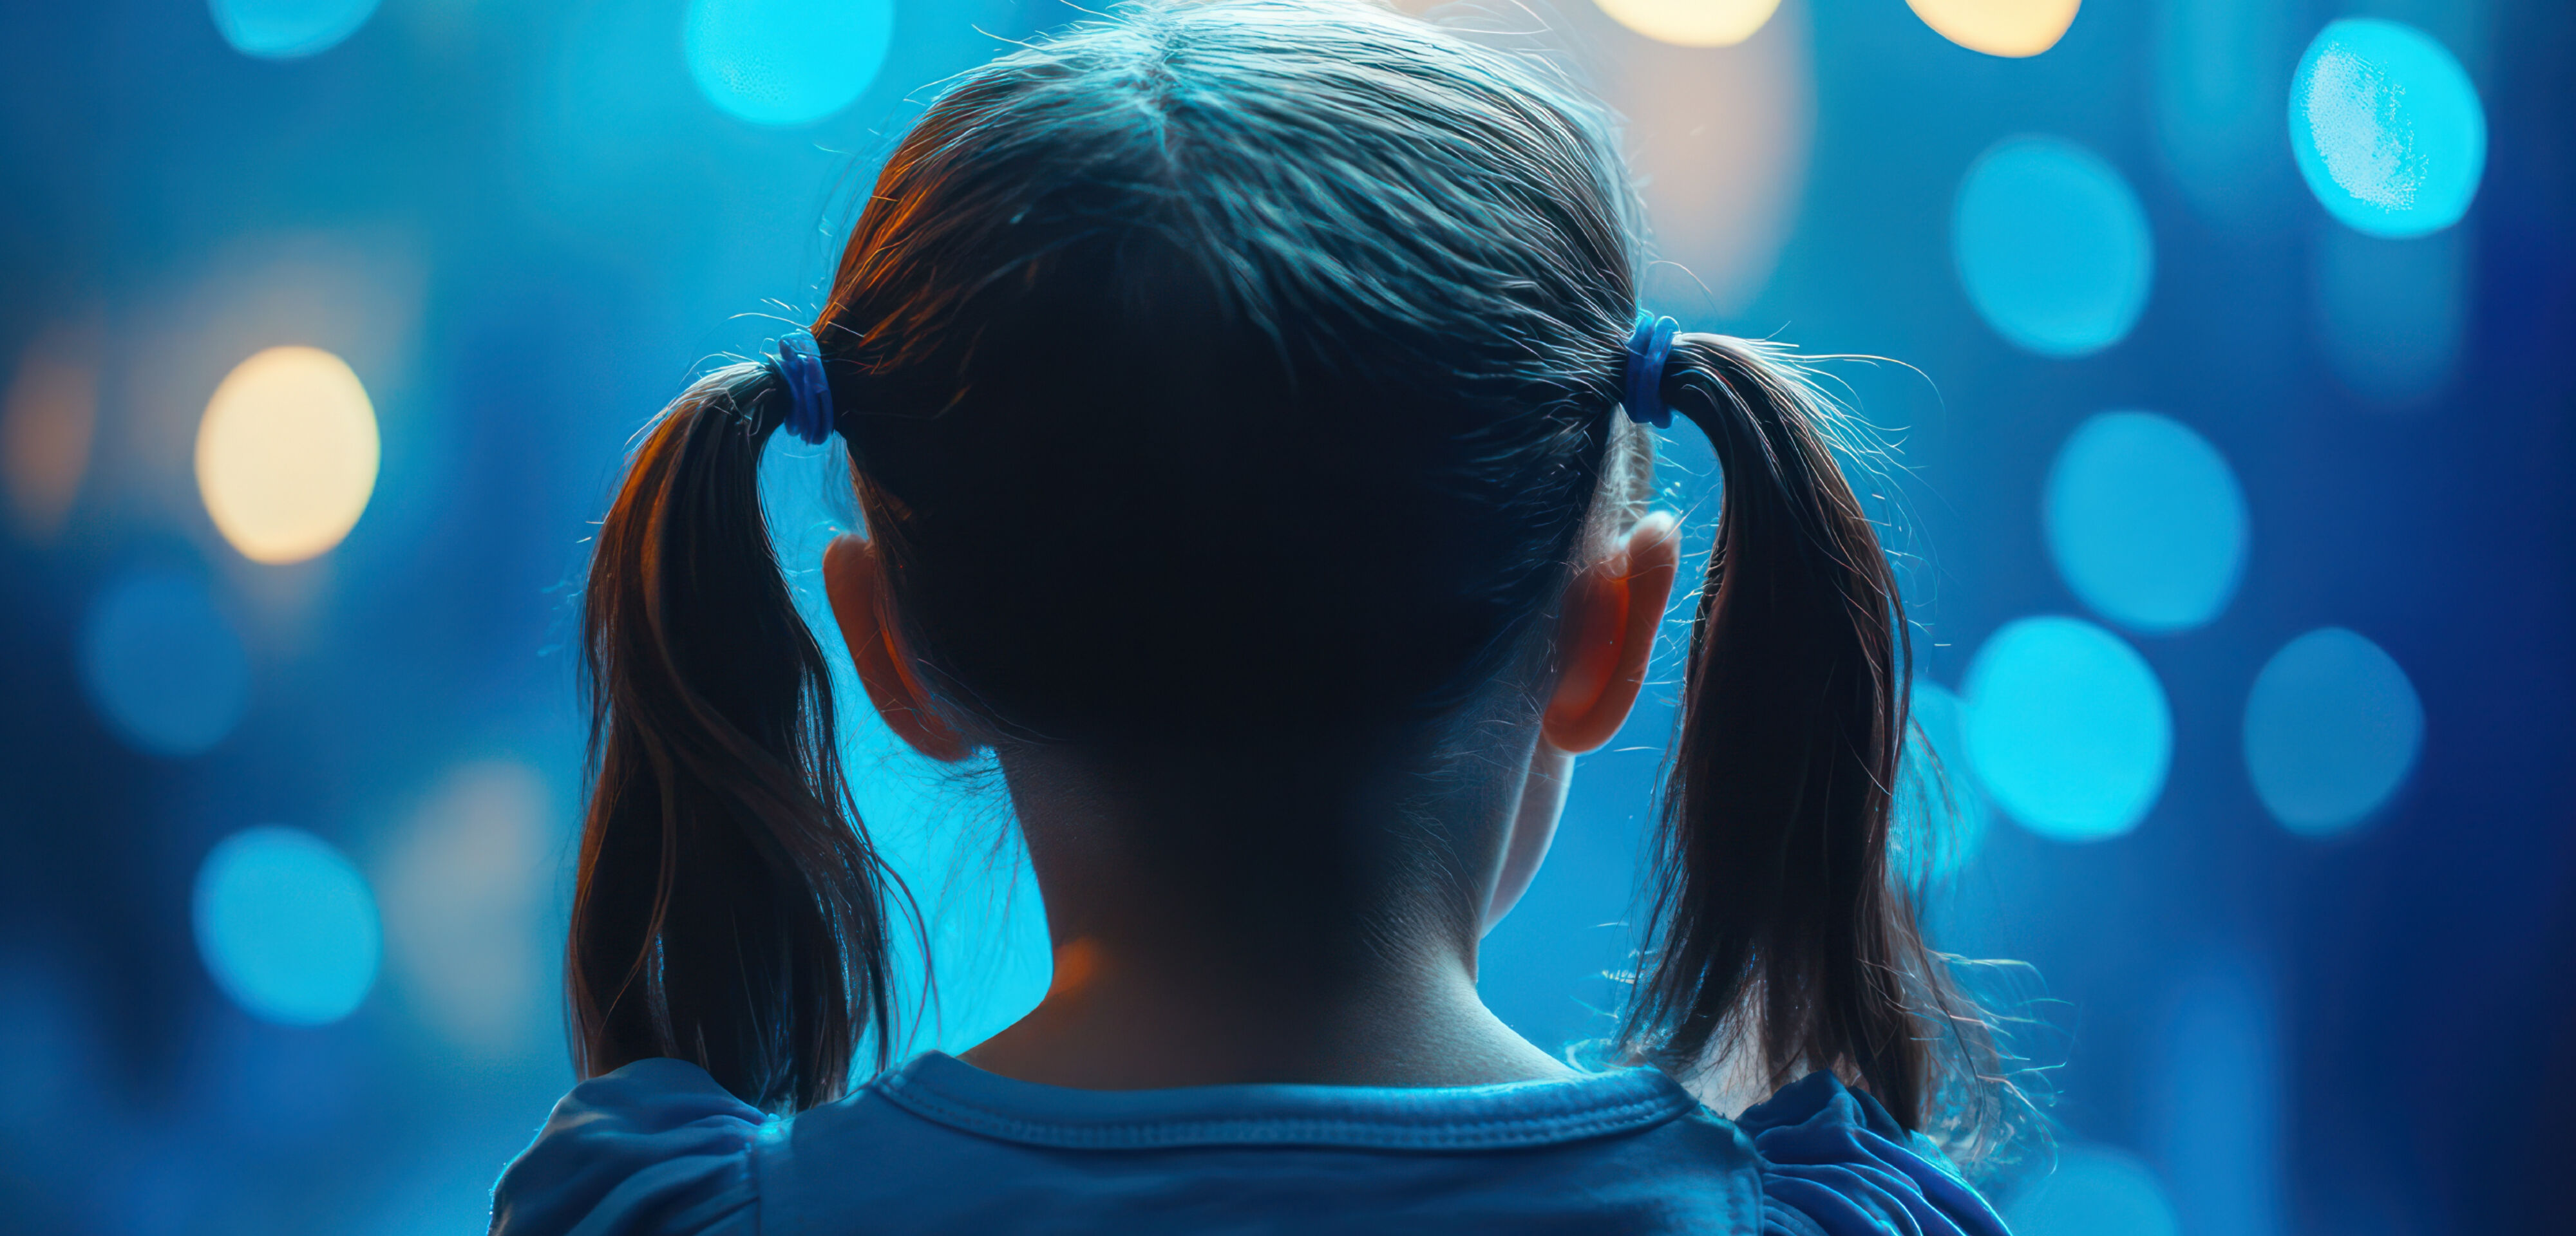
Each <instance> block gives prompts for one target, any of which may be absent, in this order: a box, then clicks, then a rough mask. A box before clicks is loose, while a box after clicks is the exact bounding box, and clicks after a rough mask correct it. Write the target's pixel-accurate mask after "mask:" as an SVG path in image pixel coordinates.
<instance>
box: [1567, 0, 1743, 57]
mask: <svg viewBox="0 0 2576 1236" xmlns="http://www.w3.org/2000/svg"><path fill="white" fill-rule="evenodd" d="M1593 3H1595V4H1598V5H1600V6H1601V11H1602V12H1604V13H1608V14H1609V15H1610V16H1611V17H1612V18H1613V19H1614V20H1616V21H1617V22H1618V23H1619V24H1620V25H1622V26H1626V27H1627V28H1629V29H1631V30H1634V31H1636V32H1637V33H1639V34H1642V35H1644V36H1646V37H1647V38H1650V39H1653V40H1655V41H1657V42H1661V43H1672V44H1676V45H1678V46H1682V47H1733V46H1734V45H1736V44H1738V43H1741V42H1743V41H1744V40H1746V39H1749V38H1752V37H1753V32H1754V31H1756V30H1759V29H1761V28H1762V23H1764V22H1766V21H1769V20H1771V14H1772V13H1773V11H1775V10H1777V9H1778V8H1779V7H1780V0H1593Z"/></svg>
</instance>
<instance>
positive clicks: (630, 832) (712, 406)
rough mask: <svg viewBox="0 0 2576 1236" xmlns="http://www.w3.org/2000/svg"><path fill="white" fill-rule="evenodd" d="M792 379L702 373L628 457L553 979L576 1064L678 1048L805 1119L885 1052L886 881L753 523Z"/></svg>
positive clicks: (597, 581)
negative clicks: (869, 1038)
mask: <svg viewBox="0 0 2576 1236" xmlns="http://www.w3.org/2000/svg"><path fill="white" fill-rule="evenodd" d="M787 402H788V396H787V392H786V391H785V389H784V388H783V386H782V385H781V383H780V382H779V380H778V378H777V377H776V376H775V374H774V373H773V372H772V371H771V370H770V369H769V368H767V367H762V366H749V365H738V366H734V367H731V368H728V369H725V370H722V371H720V372H718V373H715V374H713V375H711V376H709V377H707V378H706V379H704V380H702V381H700V382H699V383H698V384H697V385H696V386H694V387H692V388H691V389H690V390H689V392H688V393H687V394H685V395H683V396H681V397H680V399H679V400H678V401H677V402H675V403H673V404H672V405H671V407H670V408H669V409H668V410H667V411H665V412H664V413H663V414H662V416H661V418H660V419H659V420H658V421H656V422H655V423H654V424H653V426H652V428H651V429H650V430H649V431H648V432H647V433H646V434H645V436H644V438H643V441H642V443H641V444H640V445H639V446H638V447H637V448H636V450H635V454H634V459H633V461H632V462H631V464H630V465H629V467H628V469H627V473H626V479H625V481H624V483H623V484H622V485H621V486H620V488H619V491H618V495H617V500H616V503H615V505H614V506H612V507H611V508H610V510H609V512H608V517H607V519H606V520H604V521H603V522H602V523H601V525H600V528H599V537H598V544H597V549H596V552H595V553H594V555H593V557H592V559H591V567H590V583H589V589H588V591H587V593H586V594H585V596H584V599H583V606H582V637H583V649H582V650H583V668H584V670H585V672H586V677H587V685H588V688H589V702H590V714H591V757H592V765H593V770H594V772H593V776H594V778H595V780H594V783H593V785H592V788H591V797H590V804H589V810H588V814H587V818H586V819H585V820H584V822H583V829H582V843H581V867H580V883H579V886H578V889H577V891H576V893H575V895H574V903H573V912H572V932H571V947H570V956H569V958H568V965H567V966H566V969H565V981H566V987H567V990H568V995H569V997H570V1002H571V1006H572V1009H571V1011H572V1022H573V1027H574V1033H575V1035H576V1036H577V1038H576V1042H575V1055H576V1060H577V1063H578V1066H579V1068H580V1071H581V1073H582V1074H583V1075H584V1076H596V1075H597V1074H600V1073H604V1072H607V1071H609V1070H612V1069H615V1068H617V1067H619V1066H621V1065H624V1064H626V1063H628V1062H630V1061H634V1060H638V1059H644V1058H647V1057H655V1056H670V1057H676V1058H678V1059H682V1060H688V1061H691V1062H694V1063H696V1064H698V1065H701V1066H703V1067H704V1068H705V1069H706V1070H707V1071H708V1072H709V1073H711V1074H713V1075H714V1076H715V1079H716V1080H717V1081H719V1082H721V1083H723V1084H724V1086H725V1088H726V1089H728V1090H731V1091H732V1092H734V1093H735V1094H736V1095H739V1096H740V1097H742V1098H743V1099H744V1100H745V1101H747V1102H750V1103H752V1104H755V1105H757V1106H759V1107H761V1108H764V1109H766V1110H771V1111H794V1110H798V1109H801V1108H806V1107H811V1106H813V1105H815V1104H818V1103H823V1102H827V1101H829V1100H831V1099H832V1098H834V1097H836V1096H838V1095H839V1094H840V1093H842V1091H843V1089H844V1088H845V1086H846V1085H847V1083H848V1079H849V1074H850V1067H851V1058H852V1056H853V1055H854V1053H855V1052H856V1051H857V1049H858V1044H859V1041H860V1039H861V1038H862V1037H863V1036H865V1035H866V1034H868V1033H869V1032H871V1031H872V1032H873V1033H874V1035H875V1041H876V1050H877V1057H878V1061H877V1063H878V1067H880V1068H882V1067H883V1066H884V1063H885V1060H886V1057H887V1054H888V1052H889V1050H890V1040H891V1035H890V1034H889V1033H888V1031H889V1011H888V1003H889V1002H888V990H887V989H888V976H887V957H886V953H887V934H888V933H887V927H886V910H885V898H884V893H885V891H886V890H885V885H886V884H887V883H888V882H889V880H890V879H891V877H890V876H889V875H888V874H887V873H886V872H885V870H884V869H883V867H882V866H881V864H880V863H879V861H878V859H877V855H876V853H875V851H874V850H873V849H872V848H871V847H870V845H869V843H868V840H867V834H866V832H865V830H864V829H863V827H862V826H861V824H860V821H859V819H858V815H857V812H856V810H855V808H854V807H853V805H852V804H851V802H850V798H849V793H848V790H847V787H846V785H845V783H844V782H843V780H842V775H841V767H840V759H839V755H838V750H837V744H836V743H835V741H834V730H833V719H832V687H831V679H830V674H829V671H828V669H827V668H826V663H825V661H824V659H823V653H822V650H821V648H820V647H818V646H817V645H816V644H815V642H814V637H813V635H812V633H810V632H809V631H807V630H806V627H805V624H804V622H803V621H802V620H801V619H800V618H799V617H798V616H797V612H796V608H795V605H794V603H793V602H792V600H791V599H790V595H789V592H788V588H787V584H786V582H785V580H784V579H783V578H782V577H781V576H780V573H779V567H778V560H777V555H776V551H775V550H774V549H773V547H772V546H771V543H770V539H769V531H768V526H767V524H766V523H765V521H764V520H763V519H762V516H761V508H760V491H759V483H758V473H759V467H760V458H761V454H762V448H763V446H764V445H765V444H766V442H767V441H768V438H769V435H770V434H771V433H773V432H775V431H776V429H777V428H778V425H779V423H780V421H781V420H782V419H783V417H784V416H785V409H784V407H783V405H785V404H786V403H787Z"/></svg>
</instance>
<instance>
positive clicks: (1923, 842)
mask: <svg viewBox="0 0 2576 1236" xmlns="http://www.w3.org/2000/svg"><path fill="white" fill-rule="evenodd" d="M1991 814H1992V813H1991V812H1990V811H1989V810H1988V808H1987V806H1986V792H1985V787H1983V786H1982V785H1979V784H1978V783H1977V772H1976V769H1975V767H1974V766H1973V765H1971V764H1970V763H1969V760H1968V738H1967V713H1966V708H1965V706H1964V705H1962V704H1961V703H1960V700H1959V697H1958V696H1956V695H1953V694H1951V693H1950V692H1949V691H1948V690H1946V689H1944V688H1943V687H1942V686H1941V685H1940V684H1938V683H1934V682H1931V681H1928V680H1925V679H1920V678H1918V679H1916V680H1915V681H1914V724H1913V725H1912V726H1910V727H1909V728H1908V731H1907V733H1906V735H1905V754H1904V759H1903V760H1902V762H1900V763H1899V764H1898V766H1897V773H1896V850H1897V855H1898V861H1899V866H1900V873H1901V875H1902V877H1903V878H1904V879H1905V880H1906V882H1907V883H1909V884H1939V883H1941V882H1943V881H1945V880H1948V879H1949V878H1950V877H1952V876H1954V875H1957V874H1958V873H1959V871H1960V870H1961V869H1962V868H1964V867H1966V866H1967V865H1968V863H1969V861H1970V860H1972V859H1974V858H1975V857H1976V856H1977V847H1978V846H1980V845H1981V844H1983V843H1984V841H1985V836H1986V824H1987V821H1988V820H1989V819H1990V818H1991Z"/></svg>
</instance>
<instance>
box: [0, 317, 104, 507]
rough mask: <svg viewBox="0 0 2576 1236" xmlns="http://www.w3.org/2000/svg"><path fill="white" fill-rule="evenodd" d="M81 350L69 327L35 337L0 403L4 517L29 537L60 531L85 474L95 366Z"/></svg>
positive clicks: (95, 402)
mask: <svg viewBox="0 0 2576 1236" xmlns="http://www.w3.org/2000/svg"><path fill="white" fill-rule="evenodd" d="M87 352H88V349H86V348H82V347H80V346H79V344H78V342H77V341H76V340H75V339H74V338H73V337H72V335H71V334H70V333H69V332H65V331H48V332H46V333H45V334H43V335H39V336H38V337H37V338H36V341H35V342H34V343H31V344H28V345H27V352H26V355H25V356H24V357H22V358H21V359H20V360H19V362H18V372H17V375H16V376H15V377H13V378H11V379H10V381H9V394H8V397H7V401H6V403H5V404H0V478H5V479H6V480H7V482H8V486H9V514H10V515H11V516H12V517H13V519H14V520H15V521H16V523H17V525H18V530H19V531H20V532H21V533H24V534H25V535H26V536H27V538H28V539H29V540H33V541H40V542H41V541H46V540H50V539H52V538H53V535H54V534H55V533H56V532H59V531H61V530H62V526H63V517H64V516H66V515H68V514H70V513H71V508H72V499H73V498H74V497H76V496H77V495H78V494H79V493H80V485H81V476H82V474H84V473H86V472H88V471H89V448H90V435H91V432H92V428H93V426H94V425H95V424H96V421H97V416H98V371H97V370H96V369H93V368H91V367H90V365H89V364H88V363H87V359H86V353H87Z"/></svg>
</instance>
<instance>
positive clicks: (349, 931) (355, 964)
mask: <svg viewBox="0 0 2576 1236" xmlns="http://www.w3.org/2000/svg"><path fill="white" fill-rule="evenodd" d="M195 909H196V925H197V951H198V953H199V954H200V955H202V956H203V957H204V958H205V960H206V972H207V973H208V974H211V975H213V976H214V979H215V985H216V986H218V987H221V988H223V989H224V994H225V995H228V996H231V997H232V998H233V1002H234V1003H236V1004H239V1005H240V1006H242V1008H243V1009H245V1010H247V1011H249V1012H250V1013H251V1015H253V1016H255V1017H259V1018H262V1019H264V1020H267V1021H273V1022H280V1023H283V1024H286V1025H290V1026H319V1025H327V1024H329V1023H331V1022H335V1021H338V1020H340V1019H341V1018H343V1017H346V1016H348V1015H349V1013H350V1012H351V1011H352V1010H354V1009H356V1008H357V1007H358V1002H359V1001H361V1000H364V999H366V997H367V989H368V988H369V987H371V986H373V985H374V984H375V981H376V959H377V956H378V953H379V951H380V946H381V944H382V938H381V929H380V927H379V926H378V923H377V919H376V899H375V896H374V894H373V893H371V892H369V891H368V889H367V878H366V877H365V876H363V875H360V874H359V873H358V869H357V868H356V867H354V866H352V865H350V862H349V860H348V859H346V858H343V857H341V855H340V852H339V851H338V850H335V849H333V848H331V844H330V843H329V842H326V841H324V840H322V839H321V838H319V837H316V836H314V835H312V834H311V833H307V832H303V831H300V830H297V829H292V828H282V827H279V826H277V825H273V824H269V825H262V826H260V827H257V828H246V829H243V830H242V831H240V832H238V833H234V834H233V835H232V836H230V837H226V838H224V839H223V840H222V841H221V842H219V843H217V844H216V846H215V848H214V849H213V850H212V851H211V852H209V853H208V854H207V855H206V861H205V865H204V866H202V867H199V868H198V869H197V894H196V906H195Z"/></svg>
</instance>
